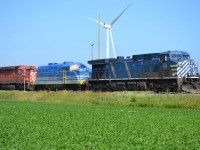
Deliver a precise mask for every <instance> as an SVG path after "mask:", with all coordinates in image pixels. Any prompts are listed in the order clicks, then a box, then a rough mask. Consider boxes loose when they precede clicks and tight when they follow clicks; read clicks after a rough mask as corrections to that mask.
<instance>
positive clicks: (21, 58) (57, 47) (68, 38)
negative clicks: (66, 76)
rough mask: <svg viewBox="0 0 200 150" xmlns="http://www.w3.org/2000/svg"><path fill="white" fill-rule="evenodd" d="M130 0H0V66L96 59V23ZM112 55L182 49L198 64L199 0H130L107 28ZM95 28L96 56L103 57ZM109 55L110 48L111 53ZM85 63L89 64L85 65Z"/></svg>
mask: <svg viewBox="0 0 200 150" xmlns="http://www.w3.org/2000/svg"><path fill="white" fill-rule="evenodd" d="M131 2H132V0H109V1H107V0H96V1H94V0H84V1H81V0H73V1H69V0H57V1H55V0H1V1H0V52H1V53H0V66H10V65H35V66H41V65H46V64H47V63H49V62H58V63H61V62H64V61H75V62H82V63H84V64H87V61H88V60H90V59H91V44H92V43H94V51H95V52H94V58H97V48H98V44H97V43H98V39H97V34H98V32H97V31H98V25H97V24H96V23H95V22H92V21H90V20H88V19H86V18H84V16H88V17H91V18H94V19H98V15H99V13H100V14H101V21H102V22H108V23H110V22H112V21H113V19H115V17H116V16H118V15H119V13H121V11H123V10H124V9H125V8H126V7H127V6H128V5H129V4H130V3H131ZM112 32H113V39H114V43H115V48H116V54H117V55H118V56H125V57H126V56H131V55H133V54H141V53H151V52H163V51H167V50H183V51H187V52H189V53H190V55H191V58H193V59H194V60H196V61H197V62H198V63H199V65H200V1H199V0H133V5H131V7H130V8H129V9H128V10H127V11H126V12H125V13H124V14H123V15H122V16H121V18H120V19H119V20H118V21H117V22H116V24H114V26H113V27H112ZM105 45H106V32H105V29H103V28H101V58H105V57H106V52H105ZM111 56H113V55H112V53H111ZM88 66H89V65H88Z"/></svg>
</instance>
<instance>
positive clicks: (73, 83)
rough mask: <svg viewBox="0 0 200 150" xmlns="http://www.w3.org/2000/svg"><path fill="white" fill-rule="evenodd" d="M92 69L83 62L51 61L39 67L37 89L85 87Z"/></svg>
mask: <svg viewBox="0 0 200 150" xmlns="http://www.w3.org/2000/svg"><path fill="white" fill-rule="evenodd" d="M90 75H91V70H90V69H88V68H87V67H86V66H85V65H84V64H82V63H76V62H63V63H49V64H48V65H47V66H40V67H38V72H37V80H36V90H59V89H67V90H78V89H81V90H83V89H85V88H86V83H87V79H88V78H89V77H90Z"/></svg>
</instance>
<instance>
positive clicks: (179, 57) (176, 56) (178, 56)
mask: <svg viewBox="0 0 200 150" xmlns="http://www.w3.org/2000/svg"><path fill="white" fill-rule="evenodd" d="M170 59H171V60H173V61H182V60H187V59H190V56H189V55H183V54H171V55H170Z"/></svg>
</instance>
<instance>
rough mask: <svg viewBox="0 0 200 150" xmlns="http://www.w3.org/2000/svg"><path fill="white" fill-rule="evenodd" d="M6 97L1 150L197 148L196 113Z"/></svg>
mask: <svg viewBox="0 0 200 150" xmlns="http://www.w3.org/2000/svg"><path fill="white" fill-rule="evenodd" d="M7 96H9V95H7ZM25 96H27V95H26V94H25ZM80 96H81V95H80ZM80 96H79V95H77V97H80ZM105 96H106V95H105ZM19 97H20V96H19ZM19 97H17V96H16V95H15V98H16V99H18V98H19ZM7 98H8V97H7ZM7 98H6V95H4V96H2V95H1V96H0V99H5V100H0V149H102V150H104V149H181V150H182V149H189V150H191V149H200V110H199V109H177V108H151V107H138V106H133V105H115V106H113V105H110V104H108V105H107V104H106V105H104V104H103V105H100V104H99V103H97V101H96V102H95V103H93V104H91V103H87V104H82V103H78V102H77V101H76V103H75V104H73V103H69V102H67V103H66V102H60V101H59V102H56V103H55V102H38V101H37V102H36V99H40V98H39V97H37V98H35V99H32V101H26V100H24V99H23V101H18V100H16V101H13V98H12V96H10V99H11V100H12V101H9V100H8V99H7ZM25 99H28V98H27V97H26V98H25ZM40 100H41V99H40ZM130 100H131V101H133V102H135V101H137V100H138V97H137V96H136V98H132V99H130ZM49 101H51V100H49Z"/></svg>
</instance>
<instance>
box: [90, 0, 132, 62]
mask: <svg viewBox="0 0 200 150" xmlns="http://www.w3.org/2000/svg"><path fill="white" fill-rule="evenodd" d="M132 3H133V2H132ZM132 3H131V4H129V5H128V6H127V7H126V9H124V11H122V12H121V13H120V14H119V16H117V17H116V18H115V19H114V20H113V21H112V22H111V23H110V24H108V23H102V22H100V24H101V25H102V26H103V28H105V29H106V58H109V37H110V40H111V44H112V49H113V54H114V57H115V58H116V53H115V46H114V42H113V36H112V26H113V25H114V24H115V22H116V21H117V20H118V19H119V18H120V17H121V15H122V14H123V13H124V12H125V11H126V10H127V9H128V8H129V7H130V6H131V5H132ZM86 18H88V19H90V20H92V21H95V22H96V23H99V21H98V20H95V19H92V18H89V17H86Z"/></svg>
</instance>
